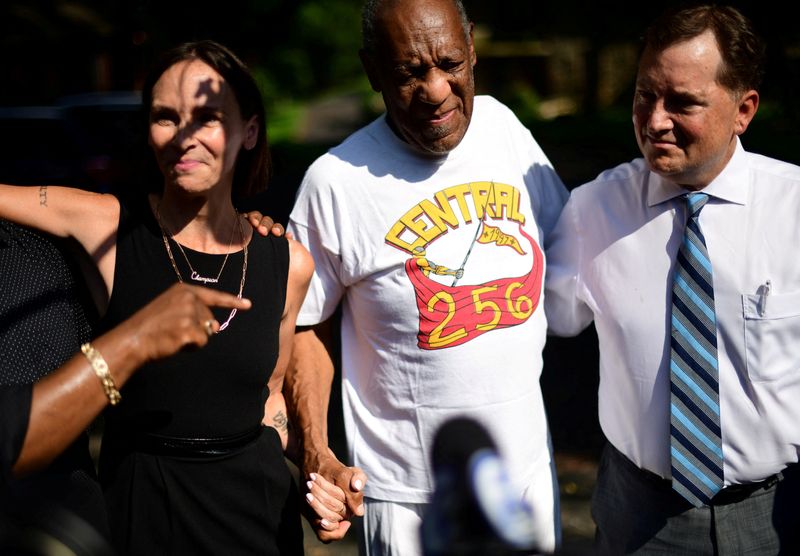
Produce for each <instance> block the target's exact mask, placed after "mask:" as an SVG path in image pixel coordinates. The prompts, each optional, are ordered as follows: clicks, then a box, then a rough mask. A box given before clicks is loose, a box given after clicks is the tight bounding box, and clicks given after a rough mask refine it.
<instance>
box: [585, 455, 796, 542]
mask: <svg viewBox="0 0 800 556" xmlns="http://www.w3.org/2000/svg"><path fill="white" fill-rule="evenodd" d="M799 467H800V466H798V465H793V466H791V467H788V468H787V469H786V470H785V471H784V473H783V474H782V475H783V476H782V478H781V480H778V481H776V482H774V483H772V484H770V485H768V486H765V487H762V488H755V489H752V491H750V490H751V489H745V490H744V491H740V490H739V489H736V488H734V489H733V490H732V491H728V492H725V493H724V495H722V496H720V501H719V503H714V504H712V505H711V506H706V507H702V508H695V507H693V506H692V505H691V504H689V503H688V502H687V501H685V500H684V499H683V498H682V497H681V496H680V495H678V494H677V493H675V492H674V491H673V490H672V488H671V485H670V482H669V481H668V480H665V479H661V478H660V477H657V476H656V475H654V474H652V473H649V472H648V471H643V470H641V469H639V468H638V467H636V465H634V464H633V463H632V462H631V461H630V460H628V459H627V458H626V457H625V456H624V455H622V454H621V453H620V452H619V451H618V450H617V449H616V448H614V447H613V446H611V444H610V443H609V444H607V445H606V448H605V449H604V451H603V455H602V457H601V459H600V465H599V468H598V471H597V484H596V486H595V490H594V494H593V496H592V517H593V518H594V521H595V524H596V525H597V530H596V536H595V548H596V550H597V553H598V554H602V555H607V554H608V555H611V554H644V555H650V554H663V555H669V556H681V555H686V556H697V555H714V556H716V555H721V556H727V555H736V556H740V555H747V554H752V555H754V556H756V555H757V556H767V555H771V554H786V555H788V554H800V471H798V468H799Z"/></svg>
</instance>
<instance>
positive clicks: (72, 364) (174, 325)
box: [0, 220, 250, 556]
mask: <svg viewBox="0 0 800 556" xmlns="http://www.w3.org/2000/svg"><path fill="white" fill-rule="evenodd" d="M66 251H69V253H66ZM72 255H73V253H72V250H71V249H67V248H65V247H63V246H62V245H60V244H56V243H55V242H53V241H52V239H51V238H47V237H44V236H43V235H41V234H39V233H37V232H34V231H33V230H30V229H26V228H22V227H19V226H16V225H14V224H12V223H10V222H6V221H2V220H0V285H1V287H0V321H2V322H3V326H2V330H0V474H2V479H1V480H0V553H3V554H12V553H13V554H18V553H19V554H21V553H25V554H34V553H48V552H46V551H47V550H49V549H47V548H46V547H51V548H52V547H53V546H62V547H66V548H68V549H69V550H70V551H72V553H75V554H92V555H95V556H100V555H105V554H110V553H111V552H112V550H111V545H110V543H109V540H108V538H109V530H108V522H107V518H106V513H105V504H104V502H103V495H102V491H101V490H100V486H99V484H98V483H97V479H96V476H95V471H94V464H93V462H92V460H91V455H90V452H89V445H88V435H87V434H86V430H87V428H88V427H89V425H90V423H91V422H92V420H93V419H94V418H95V417H96V416H97V415H98V414H99V413H100V412H101V411H102V410H103V409H104V408H105V407H106V406H107V405H108V404H109V399H108V397H107V396H106V394H105V390H104V388H103V385H102V384H103V383H102V379H101V377H100V376H98V375H97V373H96V370H95V369H94V368H93V367H92V365H91V364H90V362H89V360H88V359H87V357H86V356H85V355H84V354H82V353H81V352H80V349H81V346H82V345H85V346H92V347H93V348H94V349H96V350H97V351H98V352H100V353H102V354H103V355H104V357H105V360H106V361H107V363H108V365H109V367H110V368H112V369H114V380H115V385H116V387H122V385H123V384H125V383H126V382H127V380H128V378H129V377H130V376H131V375H132V373H133V372H134V371H135V370H136V369H137V368H138V367H140V366H141V365H142V364H144V363H145V362H147V361H149V360H155V359H160V358H162V357H167V356H170V355H172V354H173V353H175V352H176V351H179V350H181V349H183V348H185V347H189V346H197V347H202V346H204V345H205V344H206V343H207V341H208V338H209V336H208V334H207V331H206V327H205V322H206V321H208V320H212V319H213V318H214V317H213V315H212V313H211V311H210V309H209V306H212V305H213V306H218V307H222V308H227V309H228V310H230V309H232V308H234V307H236V308H237V309H238V310H245V309H247V308H248V307H249V306H250V304H249V301H248V300H246V299H237V298H236V296H234V295H232V294H227V293H224V292H217V291H214V290H210V289H206V288H203V287H200V286H189V285H175V286H173V287H172V288H170V289H169V290H167V291H166V292H164V293H163V294H161V295H160V296H158V297H157V298H156V299H154V300H153V301H152V302H150V303H148V304H147V305H146V306H145V307H144V308H142V309H141V310H139V311H137V312H136V313H135V314H134V315H133V316H132V317H131V318H130V319H128V320H126V321H124V322H123V323H121V324H120V325H119V326H117V327H115V328H114V329H112V330H110V331H109V332H108V333H106V334H104V335H102V336H100V337H99V338H97V339H95V340H92V341H91V343H88V342H89V341H90V340H91V328H90V321H91V320H92V319H90V318H88V314H90V313H91V311H90V310H89V309H87V308H85V303H82V301H88V300H86V292H85V289H84V288H81V287H80V286H81V282H82V281H81V278H80V275H79V273H78V272H77V271H76V269H75V265H74V264H73V262H72V258H73V257H72ZM37 551H39V552H37Z"/></svg>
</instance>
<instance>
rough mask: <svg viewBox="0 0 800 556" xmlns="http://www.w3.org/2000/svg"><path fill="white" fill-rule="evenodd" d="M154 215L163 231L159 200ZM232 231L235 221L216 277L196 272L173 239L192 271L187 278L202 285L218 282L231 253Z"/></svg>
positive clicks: (180, 246)
mask: <svg viewBox="0 0 800 556" xmlns="http://www.w3.org/2000/svg"><path fill="white" fill-rule="evenodd" d="M156 215H157V216H158V226H159V227H160V228H161V232H162V233H163V232H164V223H163V222H162V221H161V203H160V202H159V203H158V206H157V207H156ZM238 221H239V216H238V215H236V222H238ZM239 224H240V226H241V223H239ZM234 233H236V223H234V225H233V228H231V239H230V240H229V241H228V251H227V252H226V253H225V258H224V259H223V260H222V266H221V267H219V272H217V277H216V278H207V277H205V276H203V275H201V274H200V273H199V272H197V271H196V270H195V269H194V267H193V266H192V263H191V262H190V261H189V257H187V256H186V251H184V250H183V246H182V245H181V244H180V243H179V242H178V241H176V240H174V239H173V241H175V245H177V246H178V249H179V250H180V252H181V255H183V260H184V261H186V264H187V265H189V270H191V271H192V274H191V276H189V278H191V279H192V280H194V281H195V282H202V283H203V284H204V285H205V284H216V283H218V282H219V277H220V276H222V271H223V270H225V263H227V262H228V255H230V254H231V245H233V234H234ZM239 233H240V234H241V233H242V230H241V229H239ZM171 236H172V234H170V237H171ZM171 256H172V255H170V257H171ZM176 268H177V267H176Z"/></svg>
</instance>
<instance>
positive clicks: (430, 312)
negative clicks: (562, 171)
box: [287, 0, 567, 556]
mask: <svg viewBox="0 0 800 556" xmlns="http://www.w3.org/2000/svg"><path fill="white" fill-rule="evenodd" d="M363 30H364V48H363V50H362V52H361V58H362V61H363V64H364V67H365V69H366V72H367V76H368V77H369V79H370V83H371V84H372V87H373V88H374V89H375V90H376V91H379V92H380V93H381V94H382V95H383V99H384V103H385V105H386V113H385V114H384V115H382V116H381V117H379V118H378V119H377V120H375V121H374V122H372V123H370V124H369V125H367V126H365V127H364V128H362V129H360V130H359V131H357V132H355V133H354V134H353V135H351V136H350V137H349V138H347V139H346V140H345V141H344V142H343V143H342V144H341V145H339V146H337V147H335V148H333V149H331V150H330V151H329V152H328V153H326V154H325V155H323V156H321V157H320V158H319V159H318V160H317V161H315V162H314V163H313V164H312V166H311V167H310V168H309V169H308V172H307V173H306V176H305V178H304V180H303V183H302V185H301V187H300V190H299V193H298V197H297V200H296V204H295V207H294V209H293V211H292V214H291V221H290V224H289V231H290V232H292V233H293V234H294V236H295V237H296V238H297V239H298V240H299V241H301V242H302V243H303V244H304V245H305V246H307V247H308V248H309V250H310V251H311V253H312V255H313V257H314V262H315V265H316V271H315V274H314V277H313V279H312V283H311V286H310V290H309V294H308V296H307V297H306V301H305V304H304V306H303V308H302V310H301V314H300V318H299V320H298V324H299V325H304V326H307V327H308V328H306V329H300V331H299V332H298V334H297V336H296V339H295V347H294V362H293V364H292V367H293V369H292V371H290V373H289V375H290V376H289V377H288V379H287V381H288V388H289V391H290V394H289V398H290V400H292V403H295V404H298V405H304V406H305V407H313V408H316V409H317V412H316V415H315V417H314V419H313V420H308V421H306V422H301V423H297V424H296V426H297V427H299V428H300V429H301V432H302V434H303V437H304V444H305V449H306V459H305V464H304V472H305V473H306V474H311V473H315V472H318V473H319V474H321V475H323V476H324V477H328V478H332V477H333V478H335V479H336V483H337V484H338V485H340V486H341V487H342V488H343V489H344V490H345V491H347V492H348V495H349V503H350V511H351V512H354V513H357V514H361V513H362V512H363V514H364V518H363V530H362V531H361V533H362V536H361V538H362V540H363V545H364V548H365V551H366V553H368V554H373V555H380V554H403V555H406V556H407V555H411V556H413V555H414V554H420V542H419V526H420V522H421V518H422V516H423V514H424V512H425V510H426V507H427V505H428V502H429V500H430V496H431V493H432V491H433V487H434V480H433V473H432V469H431V445H432V443H433V438H434V435H435V433H436V431H437V430H438V428H439V427H440V425H442V423H444V422H445V421H447V420H448V419H450V418H453V417H455V416H468V417H470V418H472V419H474V420H476V421H478V422H479V423H481V424H482V425H483V426H485V428H486V429H487V430H488V431H489V433H490V434H491V436H492V437H493V438H494V439H495V440H496V442H497V445H498V450H499V452H500V455H501V456H502V457H503V458H504V460H505V462H506V463H507V467H508V470H509V475H510V481H511V484H512V485H513V489H515V490H516V493H517V496H518V497H519V499H520V500H523V499H524V500H527V501H528V502H529V503H530V504H531V506H532V507H533V516H534V517H533V521H534V523H533V528H534V530H535V536H536V538H537V540H538V543H539V546H540V548H541V550H543V551H552V550H554V549H555V548H556V547H557V545H558V542H559V539H560V523H559V508H558V490H557V486H556V476H555V472H554V465H553V458H552V448H551V444H550V438H549V431H548V425H547V417H546V414H545V409H544V405H543V402H542V393H541V389H540V386H539V377H540V374H541V370H542V348H543V346H544V343H545V336H546V329H547V323H546V320H545V317H544V311H543V304H542V291H543V284H542V280H543V278H544V271H545V260H544V254H543V253H544V245H545V244H546V242H547V238H548V234H549V232H550V230H551V228H552V227H553V226H554V225H555V222H556V219H557V217H558V214H559V213H560V211H561V208H562V206H563V203H564V201H565V199H566V196H567V193H566V190H565V188H564V186H563V184H562V183H561V181H560V180H559V178H558V176H557V175H556V173H555V171H554V170H553V168H552V165H551V164H550V162H549V161H548V159H547V157H546V156H545V155H544V153H543V152H542V151H541V149H540V148H539V146H538V144H537V143H536V141H535V140H534V139H533V137H532V136H531V134H530V132H529V131H528V130H527V129H526V128H525V127H524V126H523V125H522V124H521V123H520V122H519V121H518V120H517V118H516V117H515V116H514V115H513V114H512V113H511V111H510V110H509V109H508V108H506V107H505V106H503V105H502V104H500V103H499V102H498V101H496V100H495V99H493V98H491V97H488V96H478V97H476V96H475V91H474V77H473V66H474V64H475V61H476V57H475V51H474V48H473V41H472V24H471V23H470V22H469V20H468V19H467V16H466V14H465V13H464V10H463V6H462V5H461V3H460V2H459V1H454V0H410V1H402V2H401V1H398V0H384V1H371V2H367V5H366V6H365V9H364V17H363ZM340 304H341V306H342V325H341V326H342V328H341V335H342V345H341V348H342V349H341V355H342V374H343V403H344V419H345V430H346V433H347V441H348V450H349V458H350V460H351V463H352V464H353V465H355V466H356V468H355V469H354V468H345V467H344V466H342V464H341V463H340V462H339V461H338V460H336V458H334V457H333V455H332V454H331V453H330V452H329V451H328V450H327V442H326V437H325V435H326V431H325V430H324V424H325V422H326V421H325V412H326V409H327V403H328V395H329V392H330V381H331V377H332V374H333V365H332V363H331V359H330V357H329V355H328V352H327V350H326V348H325V346H324V343H323V341H321V339H320V336H321V335H322V334H321V332H320V331H321V330H322V329H323V328H324V326H325V324H326V323H327V321H328V320H329V319H330V317H331V316H332V315H333V314H334V312H335V310H336V309H337V307H338V306H339V305H340ZM328 348H330V346H328ZM304 414H305V415H307V416H308V415H312V413H305V412H304ZM364 473H366V476H368V477H369V481H368V482H366V476H365V475H364ZM315 492H317V491H316V490H315V489H314V488H313V481H312V489H311V496H314V495H315ZM362 493H363V495H364V498H363V501H364V505H363V507H361V506H360V498H359V495H360V494H362ZM320 495H322V494H320ZM348 526H349V522H348V521H346V520H345V521H339V518H338V517H337V516H334V515H332V516H331V517H330V519H326V520H324V521H321V522H320V523H319V527H318V535H319V536H320V538H323V539H326V540H327V539H331V538H338V537H339V536H341V535H342V534H343V532H344V530H346V528H347V527H348Z"/></svg>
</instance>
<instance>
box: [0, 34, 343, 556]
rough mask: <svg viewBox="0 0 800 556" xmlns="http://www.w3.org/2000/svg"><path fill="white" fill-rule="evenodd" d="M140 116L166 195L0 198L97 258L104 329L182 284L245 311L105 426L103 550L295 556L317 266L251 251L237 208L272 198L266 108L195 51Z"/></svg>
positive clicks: (288, 254) (224, 57)
mask: <svg viewBox="0 0 800 556" xmlns="http://www.w3.org/2000/svg"><path fill="white" fill-rule="evenodd" d="M143 105H144V108H145V110H146V113H147V119H148V122H149V124H148V129H149V136H148V141H149V145H150V146H151V148H152V151H153V154H154V155H155V160H156V162H157V164H158V167H159V169H160V171H161V173H162V178H163V190H161V191H160V192H158V193H155V194H152V195H149V196H147V197H146V198H142V199H140V201H139V202H133V203H131V204H128V205H122V204H120V202H119V200H118V199H117V198H115V197H113V196H111V195H103V194H94V193H90V192H86V191H81V190H78V189H72V188H62V187H40V188H31V187H14V186H2V187H0V217H3V218H7V219H9V220H12V221H15V222H17V223H20V224H23V225H28V226H32V227H36V228H38V229H41V230H42V231H45V232H49V233H51V234H53V235H55V236H57V237H72V238H75V239H76V240H77V241H78V242H79V243H80V244H81V245H82V246H83V248H84V249H85V250H86V252H87V253H89V255H90V256H91V257H92V259H93V261H94V263H95V264H96V265H97V268H98V270H99V272H100V275H101V276H102V279H103V281H104V283H105V287H106V289H107V292H108V294H109V297H108V310H107V312H106V313H105V315H104V317H103V319H102V323H101V329H110V328H111V327H113V326H115V325H117V324H118V323H120V322H122V321H123V320H125V319H126V318H128V317H130V316H131V315H132V314H133V313H134V312H135V311H136V310H137V309H139V308H141V307H142V306H144V305H145V304H146V303H147V302H148V301H150V300H151V299H152V298H153V297H155V296H156V295H157V294H159V293H160V292H162V291H163V290H165V289H167V288H168V287H169V286H170V285H172V284H174V283H175V282H185V283H197V284H202V285H206V286H208V287H211V288H212V289H215V290H217V289H218V290H221V291H225V292H228V293H232V294H235V295H236V296H237V297H246V298H248V299H249V300H250V301H251V302H252V304H253V309H252V310H250V311H247V312H238V311H237V310H236V308H235V307H234V308H232V309H230V310H219V309H214V310H213V311H212V312H213V315H214V319H213V320H211V319H206V322H205V326H206V327H207V329H208V332H209V333H210V334H213V336H212V337H211V338H210V340H209V342H208V345H207V346H206V347H205V348H204V349H203V350H200V351H182V352H180V353H178V354H176V355H174V356H173V357H170V358H168V359H165V360H163V361H158V362H151V363H149V364H147V365H146V366H145V367H144V368H142V369H141V370H140V371H139V372H138V373H136V375H135V376H133V377H132V378H131V379H130V380H129V381H128V382H127V384H126V385H125V387H124V389H123V391H122V395H123V397H124V401H122V402H121V403H119V404H118V405H116V406H114V407H112V408H110V409H109V410H107V411H106V412H105V428H104V436H103V443H102V449H101V454H100V463H99V467H100V479H101V482H102V484H103V489H104V494H105V499H106V503H107V508H108V516H109V524H110V528H111V533H112V539H113V541H114V544H115V547H116V548H117V550H119V551H120V552H121V553H126V554H128V553H129V554H152V553H161V552H167V553H173V554H178V553H219V554H223V553H233V552H258V553H261V554H301V553H302V552H303V538H302V537H303V534H302V528H301V524H300V515H299V513H300V512H299V501H298V498H297V496H296V492H295V488H294V483H293V480H292V477H291V475H290V472H289V469H288V468H287V466H286V464H285V461H284V450H285V449H287V446H288V435H287V424H286V423H287V414H286V408H285V403H284V399H283V396H282V393H281V390H282V386H283V377H284V373H285V368H286V363H287V361H288V358H289V355H290V353H291V348H292V339H293V334H294V328H295V319H296V315H297V311H298V309H299V306H300V303H301V301H302V299H303V297H304V295H305V292H306V288H307V285H308V281H309V279H310V276H311V273H312V271H313V261H312V260H311V257H310V256H309V254H308V252H307V251H306V250H305V249H304V248H303V247H302V246H301V245H300V244H298V243H297V242H295V241H292V240H288V241H287V239H286V238H278V237H274V236H269V237H260V236H256V237H253V234H252V229H251V228H250V227H249V226H243V225H242V222H241V218H240V217H239V215H238V214H237V213H236V211H235V210H234V206H233V203H232V196H234V195H235V196H237V197H247V196H248V195H251V194H253V193H255V192H256V191H258V190H259V189H263V188H264V187H265V186H266V183H267V170H268V163H269V161H268V149H267V140H266V134H265V116H264V112H263V103H262V99H261V96H260V93H259V92H258V89H257V87H256V85H255V82H254V80H253V78H252V76H251V75H250V73H249V71H248V70H247V68H246V67H245V66H244V65H243V64H242V63H241V62H240V61H239V60H238V58H236V56H235V55H234V54H233V53H231V52H230V51H229V50H228V49H227V48H225V47H224V46H222V45H219V44H217V43H214V42H211V41H199V42H191V43H185V44H182V45H180V46H178V47H176V48H174V49H172V50H170V51H169V52H167V53H166V54H165V55H164V56H163V58H162V59H161V61H160V62H159V63H158V64H157V65H156V66H155V67H154V69H153V71H152V72H151V73H150V74H149V76H148V78H147V80H146V82H145V85H144V88H143ZM99 356H102V353H100V355H99ZM99 356H98V355H97V354H95V357H99ZM110 371H111V376H112V377H113V378H116V377H115V373H116V371H115V370H114V369H113V368H112V369H110ZM265 424H266V425H272V426H266V427H265V426H263V425H265ZM316 488H318V489H319V488H322V487H321V486H320V482H319V481H318V482H317V484H316ZM325 499H326V498H325V497H324V496H321V495H320V496H316V497H315V498H314V500H313V502H312V504H311V507H312V508H314V507H315V506H319V505H320V504H321V503H322V502H323V501H324V500H325ZM342 499H343V496H342ZM339 506H341V502H339Z"/></svg>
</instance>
